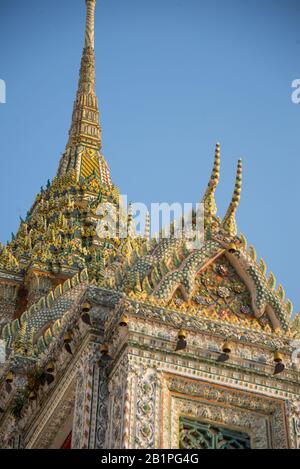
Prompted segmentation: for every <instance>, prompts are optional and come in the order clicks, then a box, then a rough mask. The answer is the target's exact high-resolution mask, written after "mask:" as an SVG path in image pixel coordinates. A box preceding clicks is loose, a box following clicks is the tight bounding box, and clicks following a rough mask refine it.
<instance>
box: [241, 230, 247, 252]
mask: <svg viewBox="0 0 300 469" xmlns="http://www.w3.org/2000/svg"><path fill="white" fill-rule="evenodd" d="M239 238H240V241H241V248H242V249H244V250H245V251H247V239H246V237H245V235H243V233H241V234H240V236H239Z"/></svg>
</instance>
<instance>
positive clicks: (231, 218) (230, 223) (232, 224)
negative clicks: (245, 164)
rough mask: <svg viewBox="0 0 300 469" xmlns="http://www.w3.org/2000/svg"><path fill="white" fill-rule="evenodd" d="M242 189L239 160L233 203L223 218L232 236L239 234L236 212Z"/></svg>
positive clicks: (225, 226)
mask: <svg viewBox="0 0 300 469" xmlns="http://www.w3.org/2000/svg"><path fill="white" fill-rule="evenodd" d="M241 191H242V160H239V161H238V166H237V174H236V180H235V187H234V193H233V196H232V199H231V203H230V205H229V207H228V210H227V213H226V215H225V217H224V220H223V227H224V229H225V231H227V232H228V233H229V234H230V236H236V235H237V226H236V219H235V214H236V210H237V208H238V206H239V203H240V199H241Z"/></svg>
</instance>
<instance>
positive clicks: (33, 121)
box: [0, 0, 300, 311]
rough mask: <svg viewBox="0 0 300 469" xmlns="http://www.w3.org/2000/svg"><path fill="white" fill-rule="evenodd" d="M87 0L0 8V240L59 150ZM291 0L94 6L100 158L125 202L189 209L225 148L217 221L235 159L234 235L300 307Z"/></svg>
mask: <svg viewBox="0 0 300 469" xmlns="http://www.w3.org/2000/svg"><path fill="white" fill-rule="evenodd" d="M84 14H85V5H84V0H43V1H41V0H26V1H24V0H1V2H0V59H1V60H0V65H1V66H0V78H2V79H4V80H5V81H6V84H7V104H5V105H0V144H1V150H0V155H1V173H0V174H1V184H0V201H1V203H0V210H1V212H0V213H1V224H0V240H1V241H2V242H4V241H6V240H7V239H9V238H10V233H11V232H12V231H16V229H17V225H18V220H19V215H21V216H24V215H25V214H26V211H27V210H28V208H29V207H30V206H31V204H32V202H33V199H34V197H35V194H36V193H37V192H38V191H39V188H40V186H41V185H43V184H45V183H46V181H47V179H48V178H52V177H53V176H54V175H55V171H56V169H57V166H58V161H59V158H60V155H61V153H62V152H63V150H64V147H65V144H66V140H67V131H68V128H69V124H70V119H71V111H72V105H73V100H74V96H75V91H76V85H77V78H78V70H79V63H80V56H81V49H82V44H83V30H84V21H85V19H84ZM299 19H300V2H299V0H247V1H246V0H126V1H125V0H98V2H97V10H96V53H97V91H98V96H99V99H100V106H101V114H102V117H101V121H102V122H101V123H102V127H103V150H104V154H105V156H106V158H107V160H108V162H109V165H110V168H111V173H112V178H113V181H114V182H115V184H117V185H118V186H119V188H120V189H121V192H122V193H123V194H125V193H127V194H128V197H129V200H135V201H144V202H145V203H147V204H149V203H150V202H158V201H166V202H173V201H179V202H196V201H198V200H199V199H200V197H201V196H202V194H203V192H204V190H205V188H206V184H207V181H208V177H209V174H210V170H211V165H212V157H213V153H214V145H215V143H216V142H217V141H220V142H221V145H222V168H221V169H222V176H221V183H220V185H219V188H218V191H217V203H218V207H219V213H220V214H221V215H223V214H224V212H225V210H226V207H227V205H228V203H229V201H230V198H231V194H232V189H233V181H234V176H235V166H236V160H237V159H238V158H239V157H243V163H244V186H243V192H242V201H241V205H240V208H239V211H238V227H239V229H240V231H241V232H243V233H244V234H245V235H246V237H247V239H248V241H249V242H250V243H253V244H254V246H255V247H256V250H257V253H258V255H259V256H263V258H264V259H265V261H266V262H267V265H268V267H269V269H270V270H272V271H273V272H274V274H275V276H276V278H277V280H278V281H279V282H281V283H282V284H283V286H284V288H285V289H286V292H287V295H288V296H289V297H290V298H291V300H292V301H293V302H294V304H295V309H296V311H297V310H300V292H299V290H300V289H299V283H300V282H299V268H300V253H299V249H298V248H297V243H298V238H299V231H300V216H299V201H300V185H299V169H300V163H299V161H300V160H299V150H300V139H299V136H300V104H299V105H295V104H293V103H292V102H291V92H292V90H291V82H292V81H293V80H294V79H296V78H300V29H299Z"/></svg>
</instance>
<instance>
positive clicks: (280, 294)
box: [277, 284, 285, 301]
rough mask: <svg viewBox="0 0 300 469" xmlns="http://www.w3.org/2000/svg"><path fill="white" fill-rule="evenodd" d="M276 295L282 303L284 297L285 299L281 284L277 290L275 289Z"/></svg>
mask: <svg viewBox="0 0 300 469" xmlns="http://www.w3.org/2000/svg"><path fill="white" fill-rule="evenodd" d="M277 295H278V296H279V298H280V299H281V301H284V297H285V291H284V289H283V287H282V285H281V284H279V285H278V288H277Z"/></svg>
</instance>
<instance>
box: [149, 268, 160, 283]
mask: <svg viewBox="0 0 300 469" xmlns="http://www.w3.org/2000/svg"><path fill="white" fill-rule="evenodd" d="M151 281H152V283H153V285H154V286H156V285H157V284H158V283H159V281H160V275H159V273H158V270H157V268H156V267H154V269H153V270H152V272H151Z"/></svg>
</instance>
